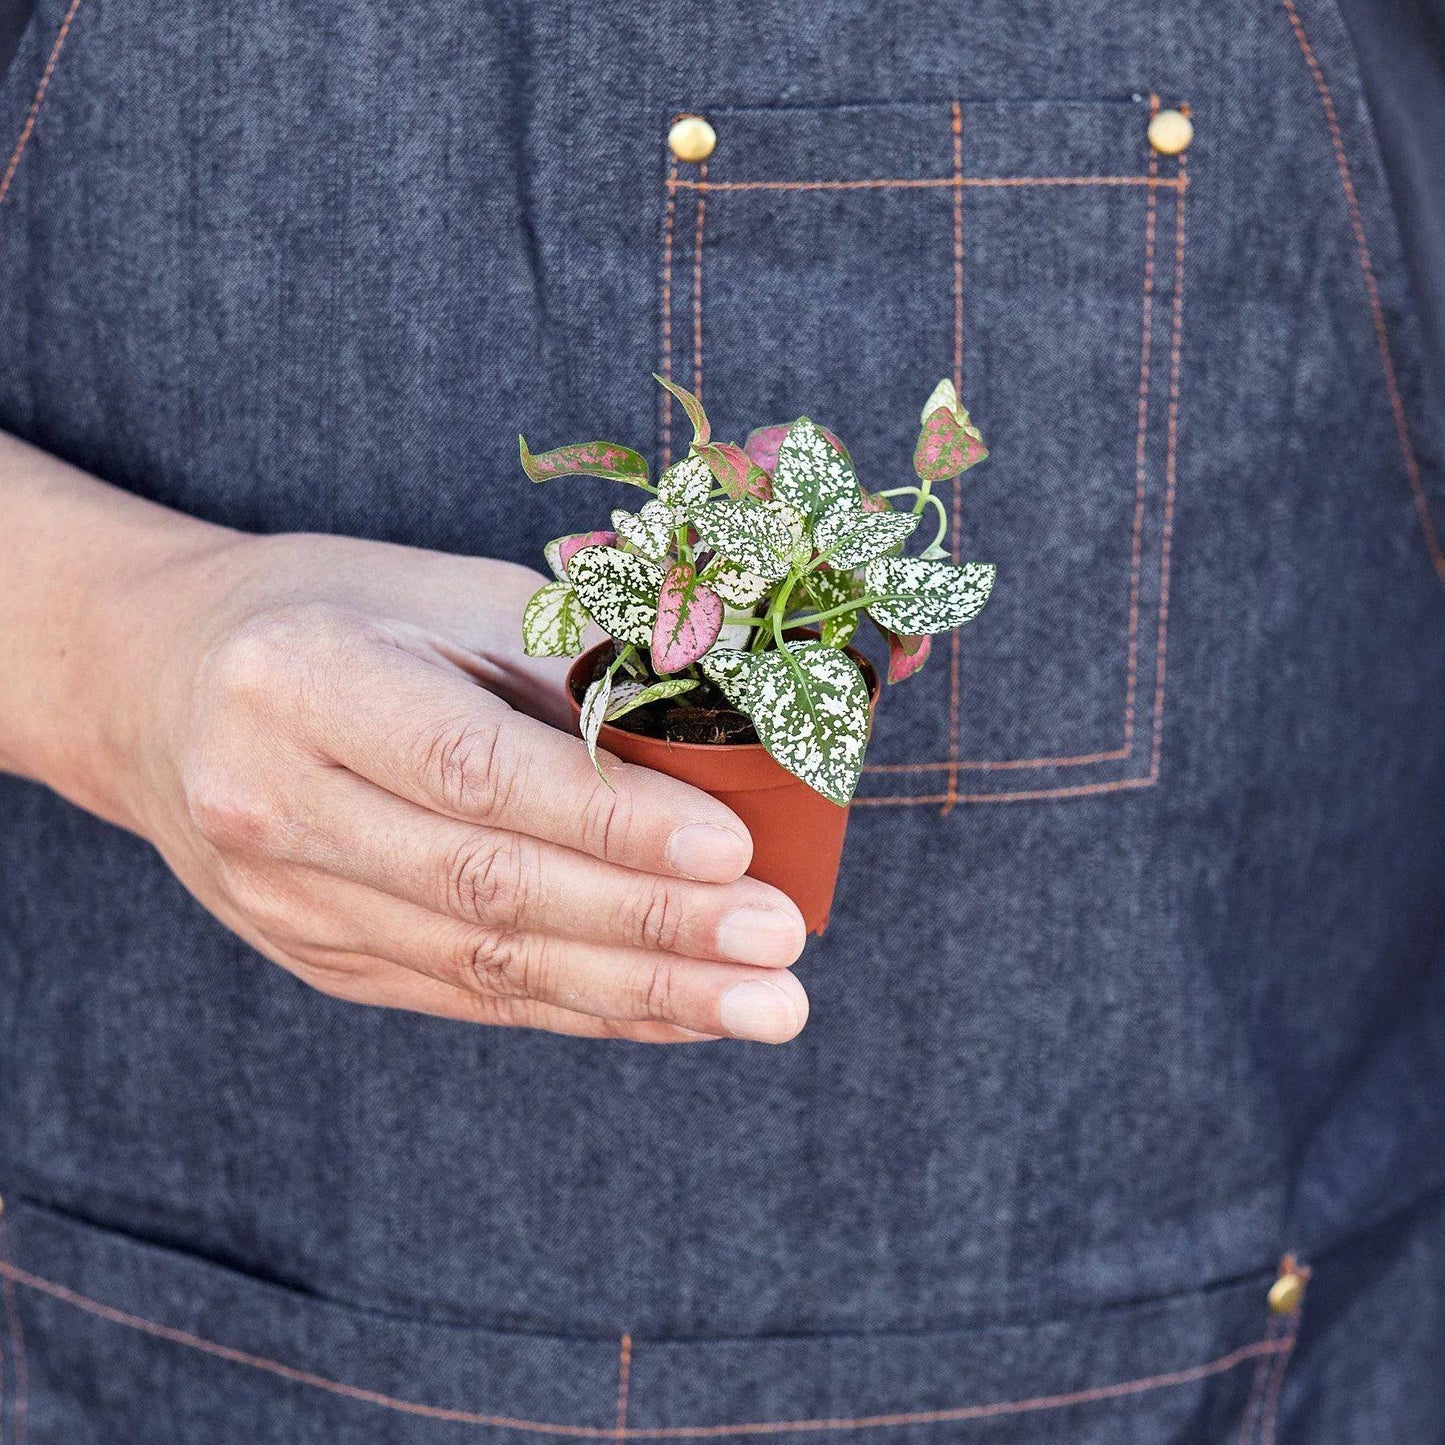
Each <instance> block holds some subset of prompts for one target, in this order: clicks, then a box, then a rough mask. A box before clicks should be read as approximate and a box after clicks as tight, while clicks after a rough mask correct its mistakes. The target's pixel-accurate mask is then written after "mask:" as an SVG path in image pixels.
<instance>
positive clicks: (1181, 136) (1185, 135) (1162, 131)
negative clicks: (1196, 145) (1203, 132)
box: [1149, 110, 1194, 156]
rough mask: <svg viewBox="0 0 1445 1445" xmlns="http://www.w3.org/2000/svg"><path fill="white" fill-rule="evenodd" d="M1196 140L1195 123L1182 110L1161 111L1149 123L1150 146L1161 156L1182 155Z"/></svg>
mask: <svg viewBox="0 0 1445 1445" xmlns="http://www.w3.org/2000/svg"><path fill="white" fill-rule="evenodd" d="M1193 139H1194V122H1193V121H1192V120H1190V119H1189V117H1188V116H1187V115H1185V114H1184V112H1183V111H1182V110H1161V111H1160V112H1159V113H1158V114H1157V115H1155V116H1153V117H1151V118H1150V121H1149V144H1150V145H1151V146H1153V147H1154V149H1155V150H1156V151H1158V152H1159V154H1160V155H1161V156H1177V155H1182V154H1183V153H1184V152H1185V151H1187V150H1188V149H1189V142H1190V141H1192V140H1193Z"/></svg>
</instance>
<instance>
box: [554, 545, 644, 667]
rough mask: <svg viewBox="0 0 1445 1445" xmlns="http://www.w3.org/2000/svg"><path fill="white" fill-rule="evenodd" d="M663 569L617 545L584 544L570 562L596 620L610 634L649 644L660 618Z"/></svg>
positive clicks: (569, 572)
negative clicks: (620, 549)
mask: <svg viewBox="0 0 1445 1445" xmlns="http://www.w3.org/2000/svg"><path fill="white" fill-rule="evenodd" d="M663 575H664V574H663V570H662V568H661V567H659V566H658V565H657V564H656V563H655V562H649V561H648V560H647V559H646V558H645V557H639V556H637V555H636V553H633V552H622V551H619V550H618V549H617V548H616V547H584V548H583V549H582V550H581V551H580V552H578V553H577V554H576V555H575V556H574V557H573V558H572V559H571V560H570V561H569V562H568V563H567V576H568V577H569V578H570V579H571V582H572V586H573V587H574V588H575V589H576V592H577V596H578V597H580V598H581V599H582V605H583V606H584V607H585V608H586V609H587V611H588V612H589V613H591V615H592V619H593V621H595V622H596V623H597V625H598V626H599V627H600V628H601V629H602V630H603V631H604V632H605V633H607V635H608V636H609V637H615V638H616V639H617V641H618V642H630V643H632V644H633V645H634V646H636V647H646V646H647V645H648V644H649V643H650V642H651V641H652V624H653V623H654V622H655V621H656V620H657V598H658V594H659V593H660V592H661V591H662V579H663Z"/></svg>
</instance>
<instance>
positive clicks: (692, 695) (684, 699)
mask: <svg viewBox="0 0 1445 1445" xmlns="http://www.w3.org/2000/svg"><path fill="white" fill-rule="evenodd" d="M615 656H616V653H615V652H611V653H609V652H603V653H601V654H600V655H599V656H598V658H597V661H596V663H595V664H594V665H593V668H592V671H591V672H590V673H589V674H588V675H587V676H586V677H582V678H579V679H578V681H579V683H580V684H581V686H582V689H583V691H584V692H585V691H586V689H587V688H588V687H589V686H591V684H592V683H594V682H595V681H596V680H597V679H598V678H599V677H600V676H601V675H602V674H603V673H604V672H606V671H607V669H608V667H610V666H611V664H612V660H613V658H614V657H615ZM627 675H628V674H627V671H626V669H625V668H624V669H623V670H622V671H621V672H620V673H619V674H618V676H619V678H622V677H626V676H627ZM581 700H582V699H581V698H580V697H579V698H578V699H577V701H578V702H581ZM608 727H614V728H620V729H621V730H622V731H623V732H628V733H637V734H638V735H640V736H641V737H645V738H661V739H662V740H663V741H665V742H670V743H712V744H718V743H755V742H757V740H758V735H757V733H756V732H755V731H754V730H753V725H752V723H751V722H749V721H748V719H747V718H745V717H744V716H743V715H742V714H741V713H740V712H738V711H737V709H736V708H734V707H733V706H732V704H731V703H729V702H728V700H727V698H726V697H724V696H723V694H722V692H721V691H720V690H719V689H718V687H717V685H716V684H715V683H712V682H709V681H708V680H707V679H706V678H704V679H703V680H702V681H701V682H700V683H698V685H697V686H696V687H695V688H693V689H692V691H691V692H686V693H683V695H682V696H681V697H677V698H664V699H663V700H662V701H660V702H650V703H648V704H647V705H646V706H645V707H639V708H636V709H634V710H633V711H632V712H630V713H627V714H625V715H624V716H623V717H620V718H618V719H617V721H616V722H611V723H608Z"/></svg>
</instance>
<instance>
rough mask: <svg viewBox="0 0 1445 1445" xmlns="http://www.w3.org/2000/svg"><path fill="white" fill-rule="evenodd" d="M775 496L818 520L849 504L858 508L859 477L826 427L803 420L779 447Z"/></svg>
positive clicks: (790, 430)
mask: <svg viewBox="0 0 1445 1445" xmlns="http://www.w3.org/2000/svg"><path fill="white" fill-rule="evenodd" d="M773 495H774V496H775V497H777V498H779V499H780V500H781V501H784V502H786V503H788V505H789V506H791V507H793V508H794V509H795V510H796V511H799V512H801V513H802V514H803V516H804V517H808V518H814V517H817V516H818V515H819V514H820V513H821V512H825V511H829V510H831V509H832V508H833V507H834V506H837V505H840V504H843V503H845V502H846V503H848V504H850V505H854V506H856V505H857V503H858V495H859V493H858V474H857V473H856V472H855V471H854V470H853V464H852V463H851V462H850V461H849V460H848V458H847V457H846V456H845V455H844V454H843V453H842V452H841V451H840V450H839V449H838V448H837V447H836V446H834V445H833V443H832V442H831V441H829V440H828V436H827V434H826V433H825V432H824V431H823V428H822V427H820V426H818V425H817V423H816V422H812V421H809V420H808V418H807V417H805V416H804V417H799V418H798V420H797V421H795V422H794V423H793V424H792V426H790V427H789V428H788V434H787V436H786V437H784V438H783V444H782V445H781V446H780V447H779V448H778V465H777V468H776V470H775V471H774V472H773Z"/></svg>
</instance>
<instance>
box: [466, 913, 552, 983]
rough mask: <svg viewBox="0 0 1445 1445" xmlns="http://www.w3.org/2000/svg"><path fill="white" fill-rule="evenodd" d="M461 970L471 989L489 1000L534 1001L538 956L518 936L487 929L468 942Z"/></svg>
mask: <svg viewBox="0 0 1445 1445" xmlns="http://www.w3.org/2000/svg"><path fill="white" fill-rule="evenodd" d="M460 971H461V974H462V977H463V978H464V979H465V980H466V983H467V985H468V986H469V987H471V988H473V989H476V990H477V991H478V992H480V993H483V994H485V995H487V996H488V997H489V998H503V999H525V998H531V997H532V996H533V994H534V991H535V984H536V975H537V956H536V953H535V951H534V949H533V948H532V947H531V946H529V945H528V944H527V943H525V942H524V941H523V940H522V939H521V938H519V937H518V936H517V935H516V934H511V933H503V932H499V931H495V930H491V929H488V930H485V931H483V932H481V933H478V934H474V935H473V936H472V937H471V938H470V939H468V941H467V943H466V945H465V947H464V949H463V954H462V958H461V960H460Z"/></svg>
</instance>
